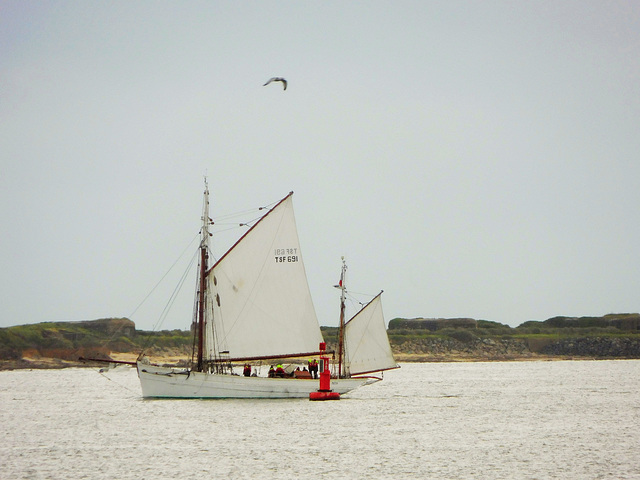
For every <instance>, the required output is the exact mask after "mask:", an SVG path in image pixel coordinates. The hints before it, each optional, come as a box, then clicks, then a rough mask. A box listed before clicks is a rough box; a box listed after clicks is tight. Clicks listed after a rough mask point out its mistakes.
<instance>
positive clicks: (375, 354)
mask: <svg viewBox="0 0 640 480" xmlns="http://www.w3.org/2000/svg"><path fill="white" fill-rule="evenodd" d="M381 296H382V292H380V294H378V296H376V297H375V298H374V299H373V300H371V302H369V303H368V304H367V305H365V307H364V308H363V309H362V310H360V311H359V312H358V313H357V314H356V315H354V316H353V317H352V318H351V320H349V321H348V322H347V323H345V332H344V342H345V363H346V367H347V374H350V375H358V374H364V373H370V372H377V371H381V370H389V369H392V368H397V366H398V365H397V364H396V361H395V359H394V358H393V353H392V352H391V345H390V344H389V337H388V336H387V330H386V325H385V323H384V315H383V313H382V303H381V300H380V299H381Z"/></svg>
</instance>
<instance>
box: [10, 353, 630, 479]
mask: <svg viewBox="0 0 640 480" xmlns="http://www.w3.org/2000/svg"><path fill="white" fill-rule="evenodd" d="M639 367H640V361H636V360H629V361H621V360H619V361H581V362H513V363H438V364H404V365H402V369H400V370H396V371H392V372H387V373H386V375H385V380H384V381H383V382H379V383H377V384H374V385H371V386H369V387H365V388H361V389H359V390H357V391H355V392H353V393H351V394H349V395H347V396H344V397H343V399H342V400H340V401H337V402H336V401H333V402H310V401H308V400H142V399H141V398H140V387H139V384H138V379H137V377H136V374H135V371H134V370H132V369H129V368H127V367H119V368H116V369H114V370H110V371H108V372H105V373H103V374H101V373H98V371H97V370H92V369H69V370H56V371H51V370H49V371H45V370H34V371H14V372H0V405H2V409H0V434H2V438H3V441H2V443H1V444H0V472H2V473H1V474H0V476H1V477H2V478H3V479H4V478H7V479H14V478H15V479H22V478H24V479H44V478H56V479H57V478H64V479H71V478H73V479H78V478H91V479H95V478H119V479H141V478H149V479H155V478H161V479H164V478H175V479H180V480H184V479H191V478H193V479H195V478H202V477H203V476H204V477H207V478H214V477H221V476H224V477H225V478H230V479H234V478H260V479H279V480H282V479H296V480H297V479H307V478H312V477H314V478H327V479H329V478H331V479H362V478H385V479H403V478H406V479H409V478H447V479H452V478H456V479H457V478H460V479H463V478H464V479H466V478H478V479H480V478H482V479H502V478H504V479H546V478H562V479H566V478H571V479H593V478H611V479H614V478H615V479H623V478H640V460H638V454H637V448H638V445H640V432H639V429H638V425H640V396H639V395H638V394H639V392H640V388H639V387H640V376H639V375H638V369H639Z"/></svg>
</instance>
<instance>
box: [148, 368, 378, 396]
mask: <svg viewBox="0 0 640 480" xmlns="http://www.w3.org/2000/svg"><path fill="white" fill-rule="evenodd" d="M137 367H138V377H139V378H140V385H141V387H142V396H143V397H144V398H309V394H310V393H311V392H315V391H317V390H318V387H319V381H318V380H308V379H297V378H265V377H244V376H238V375H218V374H209V373H202V372H187V371H186V370H176V369H172V368H167V367H156V366H151V365H146V364H143V363H138V365H137ZM379 380H380V379H378V378H375V377H362V378H346V379H332V380H331V390H332V391H334V392H338V393H340V394H341V395H342V394H345V393H348V392H350V391H352V390H354V389H356V388H358V387H360V386H362V385H368V384H371V383H375V382H377V381H379Z"/></svg>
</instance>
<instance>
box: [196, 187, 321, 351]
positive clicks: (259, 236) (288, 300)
mask: <svg viewBox="0 0 640 480" xmlns="http://www.w3.org/2000/svg"><path fill="white" fill-rule="evenodd" d="M292 195H293V193H291V194H289V195H288V196H287V197H285V198H284V199H283V200H281V201H280V203H278V204H277V205H276V206H275V207H274V208H273V209H271V210H270V211H269V212H268V213H267V214H266V215H265V216H264V217H262V218H261V219H260V220H259V221H258V222H257V223H256V224H255V225H254V226H253V227H252V228H251V229H250V230H249V231H248V232H247V233H246V234H245V235H244V236H243V237H242V238H241V239H240V240H239V241H238V242H237V243H236V244H235V245H234V246H233V247H232V248H231V249H230V250H229V251H228V252H227V253H226V254H225V255H224V256H223V257H222V258H221V259H220V260H219V261H218V262H217V263H216V264H215V265H214V266H213V267H212V268H211V270H209V272H207V278H206V286H207V300H206V302H207V310H208V312H209V313H210V315H208V317H209V322H211V316H212V317H213V324H211V323H209V327H211V326H212V327H213V331H214V338H213V343H211V342H210V343H209V345H207V356H208V358H209V359H213V358H216V357H218V356H219V353H220V352H225V351H226V352H229V355H230V356H231V357H250V356H252V357H258V356H268V355H281V354H292V353H305V352H315V351H316V350H317V349H318V344H319V343H320V342H322V333H321V332H320V326H319V324H318V319H317V317H316V312H315V309H314V307H313V301H312V299H311V292H310V290H309V284H308V283H307V276H306V272H305V268H304V264H303V262H302V251H301V249H300V243H299V239H298V232H297V229H296V222H295V217H294V215H293V201H292ZM211 314H212V315H211ZM209 338H211V336H209Z"/></svg>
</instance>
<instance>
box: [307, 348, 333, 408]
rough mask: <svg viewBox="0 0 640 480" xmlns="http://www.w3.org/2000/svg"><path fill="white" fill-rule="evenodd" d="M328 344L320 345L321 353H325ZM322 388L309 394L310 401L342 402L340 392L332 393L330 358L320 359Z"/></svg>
mask: <svg viewBox="0 0 640 480" xmlns="http://www.w3.org/2000/svg"><path fill="white" fill-rule="evenodd" d="M326 348H327V344H326V343H324V342H322V343H321V344H320V351H321V352H324V351H325V350H326ZM320 368H321V372H320V388H319V389H318V391H317V392H311V393H309V400H340V394H339V393H338V392H333V391H331V372H329V357H320Z"/></svg>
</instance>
